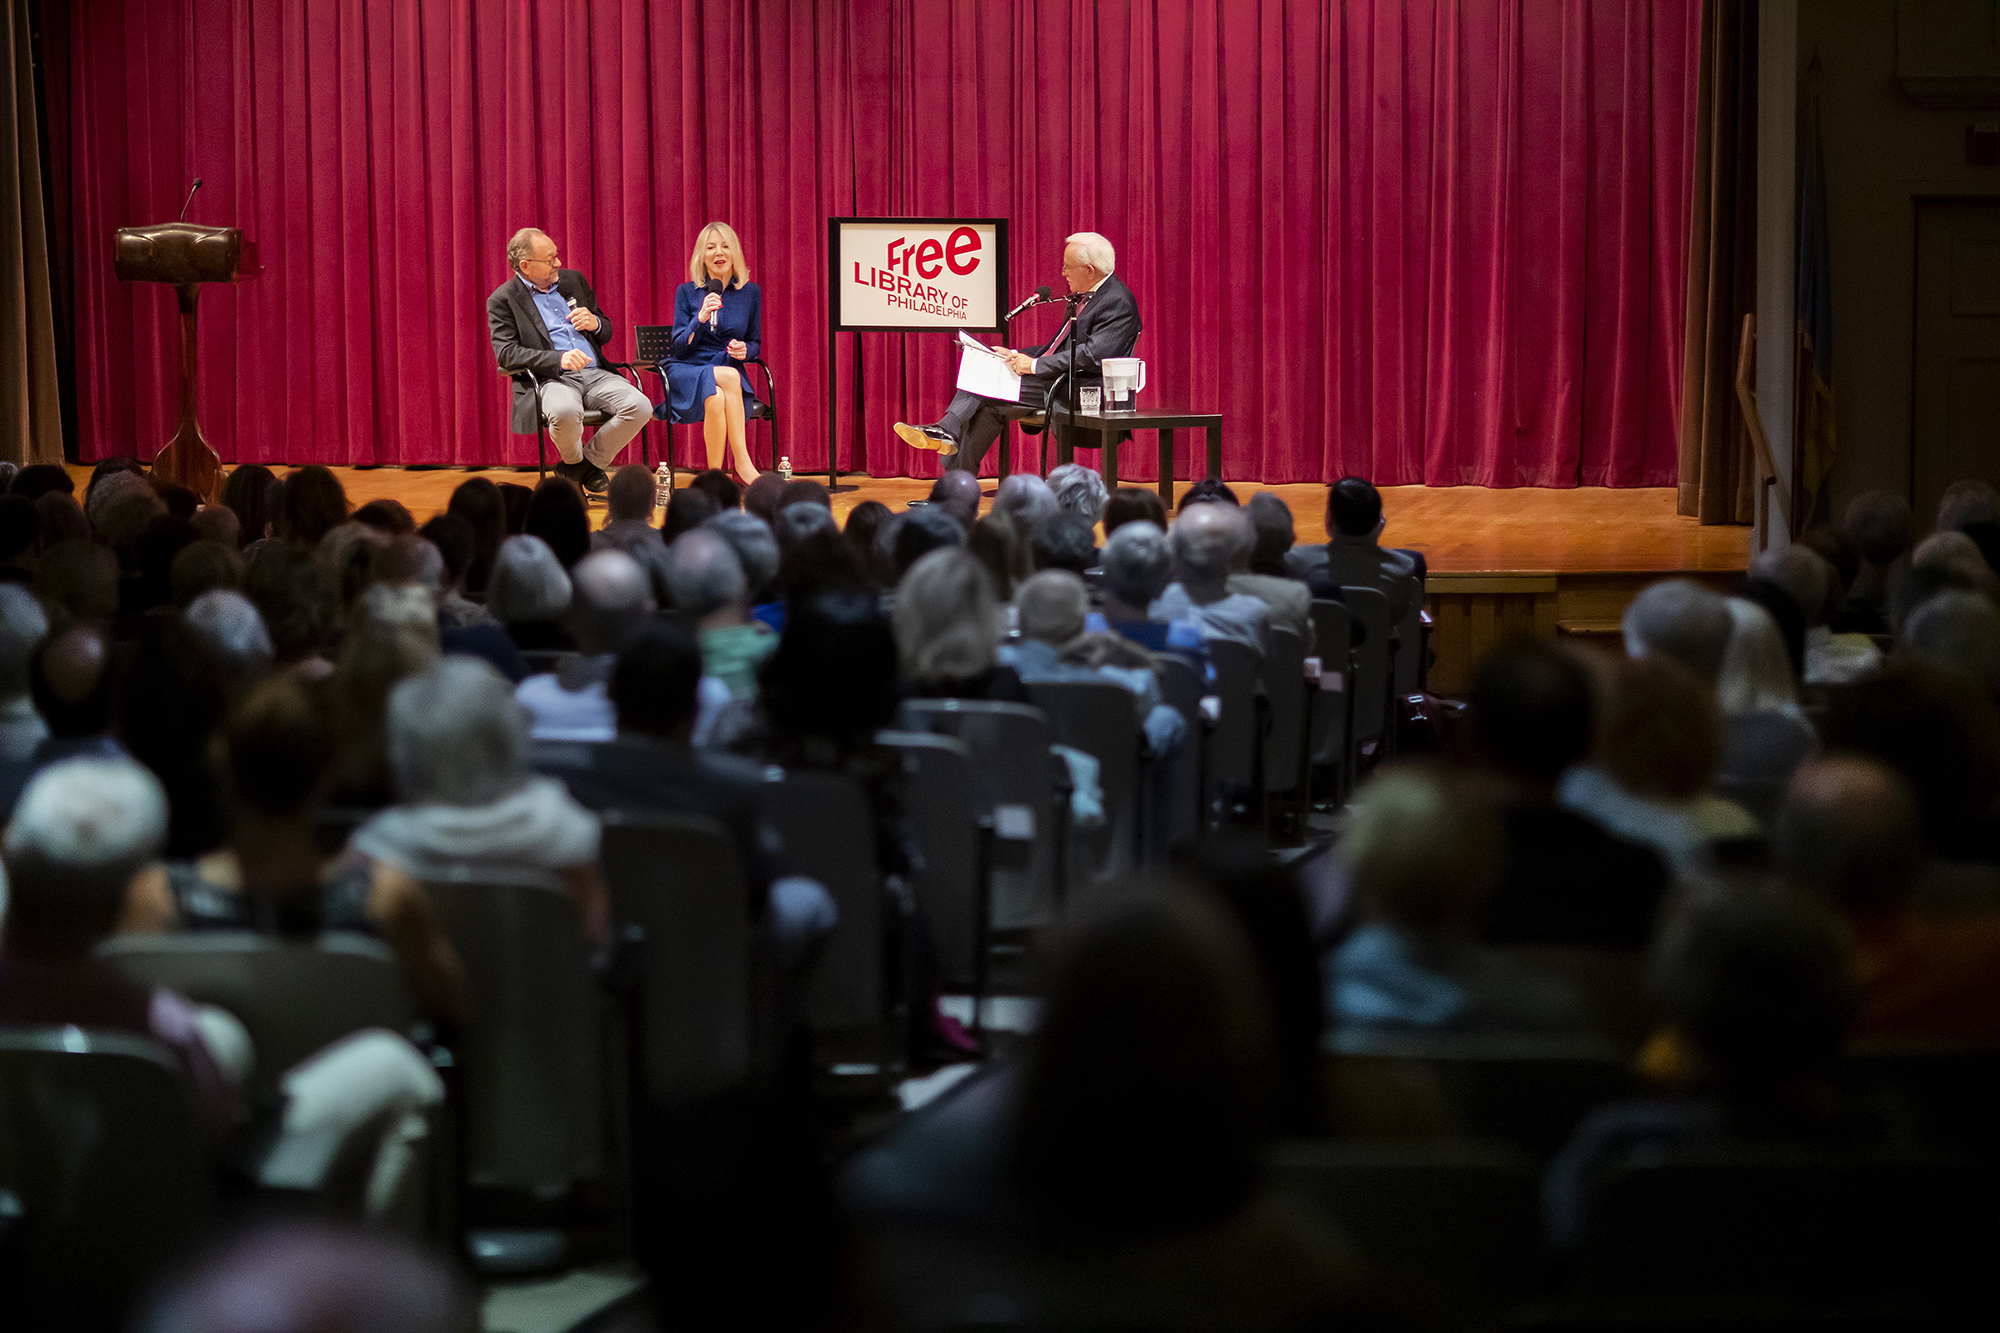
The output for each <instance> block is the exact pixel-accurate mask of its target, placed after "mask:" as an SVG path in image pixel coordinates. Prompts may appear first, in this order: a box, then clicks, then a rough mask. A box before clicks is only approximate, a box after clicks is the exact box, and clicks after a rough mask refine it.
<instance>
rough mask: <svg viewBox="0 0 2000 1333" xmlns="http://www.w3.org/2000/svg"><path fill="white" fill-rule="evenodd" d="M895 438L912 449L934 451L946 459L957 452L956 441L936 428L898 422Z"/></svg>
mask: <svg viewBox="0 0 2000 1333" xmlns="http://www.w3.org/2000/svg"><path fill="white" fill-rule="evenodd" d="M896 436H897V438H898V439H900V440H902V442H903V443H904V444H907V445H909V446H910V447H911V448H912V449H930V450H934V451H935V452H937V453H940V454H943V455H944V456H945V457H946V458H949V457H951V456H952V455H953V454H955V453H957V452H958V441H956V440H954V439H952V438H951V436H949V435H947V434H945V433H944V432H943V431H941V430H939V429H938V428H937V427H936V426H912V425H911V424H909V423H908V422H907V421H898V422H897V423H896Z"/></svg>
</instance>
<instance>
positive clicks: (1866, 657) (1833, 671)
mask: <svg viewBox="0 0 2000 1333" xmlns="http://www.w3.org/2000/svg"><path fill="white" fill-rule="evenodd" d="M1858 559H1859V557H1858V556H1857V561H1858ZM1750 572H1751V574H1752V576H1753V577H1755V578H1759V579H1762V580H1764V581H1766V582H1768V583H1772V584H1775V585H1777V586H1778V587H1780V588H1783V589H1784V590H1785V591H1786V593H1787V594H1789V595H1790V597H1791V599H1792V601H1793V603H1794V604H1796V605H1797V606H1798V607H1799V610H1800V615H1801V617H1802V618H1803V620H1804V622H1805V636H1804V644H1803V656H1802V659H1801V661H1800V662H1799V663H1798V664H1797V665H1798V667H1799V674H1800V679H1801V680H1802V681H1803V682H1804V683H1805V684H1806V685H1808V686H1814V685H1844V684H1846V683H1847V682H1848V681H1851V680H1854V679H1856V678H1858V677H1860V676H1862V675H1865V674H1866V673H1868V672H1870V671H1873V670H1875V669H1876V668H1877V667H1879V666H1880V665H1881V664H1882V653H1881V650H1879V649H1878V648H1876V646H1875V643H1874V640H1872V639H1870V638H1869V637H1868V636H1867V635H1865V634H1835V633H1834V632H1833V627H1832V626H1831V625H1830V624H1829V623H1828V620H1829V618H1830V617H1831V616H1832V615H1833V614H1834V613H1835V612H1837V611H1838V610H1839V607H1840V603H1841V602H1842V601H1844V600H1845V599H1846V596H1847V585H1846V583H1845V582H1844V580H1843V579H1842V577H1841V574H1840V572H1839V571H1838V570H1837V569H1835V568H1834V566H1833V563H1832V562H1831V561H1830V560H1828V559H1827V557H1826V556H1825V555H1823V554H1822V553H1821V552H1820V551H1819V550H1818V549H1816V548H1815V547H1813V546H1811V545H1808V544H1806V543H1804V542H1794V543H1793V544H1792V545H1790V546H1787V547H1785V548H1784V549H1783V550H1782V551H1766V552H1764V553H1763V554H1762V555H1760V556H1758V557H1757V558H1756V559H1755V560H1753V561H1752V562H1751V564H1750ZM1789 646H1790V645H1789V644H1788V645H1787V647H1789Z"/></svg>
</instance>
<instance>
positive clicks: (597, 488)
mask: <svg viewBox="0 0 2000 1333" xmlns="http://www.w3.org/2000/svg"><path fill="white" fill-rule="evenodd" d="M581 466H582V467H583V476H582V478H581V479H580V480H579V481H578V482H577V484H578V485H579V486H581V487H583V493H584V494H585V495H602V494H604V493H605V492H606V491H608V490H610V489H611V474H610V473H608V472H606V471H605V470H604V469H603V468H601V467H599V466H597V464H595V463H593V462H591V461H590V460H589V459H585V460H584V461H583V463H582V465H581Z"/></svg>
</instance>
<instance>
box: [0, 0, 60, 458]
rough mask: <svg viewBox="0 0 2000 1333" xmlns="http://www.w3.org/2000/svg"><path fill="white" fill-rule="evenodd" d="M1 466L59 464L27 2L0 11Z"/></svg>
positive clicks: (15, 0) (12, 2)
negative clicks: (1, 106)
mask: <svg viewBox="0 0 2000 1333" xmlns="http://www.w3.org/2000/svg"><path fill="white" fill-rule="evenodd" d="M0 24H4V25H5V27H4V31H0V44H4V47H5V50H4V52H0V77H4V78H5V79H6V84H7V97H6V102H5V110H4V112H0V310H4V311H6V316H5V318H0V459H5V460H6V461H8V462H11V463H60V462H62V461H63V439H62V405H61V399H60V397H59V395H58V393H57V387H56V325H55V303H54V298H53V295H52V293H51V287H50V277H49V275H50V268H49V234H48V222H47V217H46V214H44V212H43V209H42V150H41V129H40V124H39V117H38V116H37V114H36V106H35V69H34V64H33V58H32V55H31V47H32V42H31V40H30V37H29V32H28V4H27V0H5V2H4V3H0Z"/></svg>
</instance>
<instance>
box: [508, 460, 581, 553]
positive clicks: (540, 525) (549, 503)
mask: <svg viewBox="0 0 2000 1333" xmlns="http://www.w3.org/2000/svg"><path fill="white" fill-rule="evenodd" d="M521 532H522V533H523V534H524V535H526V536H529V537H540V538H541V539H542V540H543V541H544V542H546V543H547V544H548V548H549V550H551V551H553V552H554V553H555V557H556V559H557V560H560V561H561V562H562V567H563V568H564V569H565V570H569V569H574V568H576V562H577V561H579V560H581V559H583V558H584V557H585V556H586V555H589V554H590V513H589V510H588V509H587V508H586V507H585V505H584V499H583V491H582V490H581V489H580V488H579V487H578V486H577V484H576V483H575V482H573V481H571V480H570V479H569V478H568V477H544V478H543V479H542V482H541V484H540V485H538V486H536V487H535V494H534V498H533V499H532V500H530V501H529V502H528V517H527V518H526V519H525V520H524V521H523V522H522V524H521Z"/></svg>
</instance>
